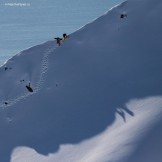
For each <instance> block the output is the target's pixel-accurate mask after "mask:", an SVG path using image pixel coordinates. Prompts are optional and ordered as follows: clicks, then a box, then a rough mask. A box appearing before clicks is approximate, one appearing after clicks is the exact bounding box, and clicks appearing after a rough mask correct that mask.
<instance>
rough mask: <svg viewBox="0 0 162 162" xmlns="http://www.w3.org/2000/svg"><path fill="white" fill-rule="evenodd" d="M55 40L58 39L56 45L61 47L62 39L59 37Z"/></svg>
mask: <svg viewBox="0 0 162 162" xmlns="http://www.w3.org/2000/svg"><path fill="white" fill-rule="evenodd" d="M54 39H56V43H57V44H58V45H59V46H60V45H61V40H62V38H59V37H57V38H54Z"/></svg>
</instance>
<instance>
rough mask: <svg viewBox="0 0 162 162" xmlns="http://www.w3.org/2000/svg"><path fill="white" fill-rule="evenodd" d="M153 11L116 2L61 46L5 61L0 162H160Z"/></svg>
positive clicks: (0, 84) (149, 5) (160, 94)
mask: <svg viewBox="0 0 162 162" xmlns="http://www.w3.org/2000/svg"><path fill="white" fill-rule="evenodd" d="M161 8H162V2H161V1H160V0H156V1H155V0H147V1H142V0H138V1H135V0H130V1H127V2H124V3H122V4H121V5H120V6H117V7H115V8H113V9H111V10H110V11H109V12H108V13H106V14H105V15H103V16H101V17H100V18H98V19H97V20H95V21H94V22H92V23H90V24H87V25H86V26H84V27H83V28H81V29H80V30H78V31H76V32H75V33H73V34H71V35H70V38H68V39H67V40H66V41H64V42H63V43H62V45H61V46H59V47H57V46H55V42H53V41H50V42H47V43H45V44H42V45H38V46H36V47H33V48H31V49H28V50H26V51H23V52H22V53H21V54H19V55H16V56H15V57H13V58H12V59H11V60H9V61H8V62H7V63H6V65H5V66H3V67H2V68H1V69H0V70H1V71H0V75H1V78H3V79H2V80H0V89H1V91H0V99H1V104H0V106H1V109H0V130H1V131H0V132H2V133H1V134H0V145H2V146H3V147H1V148H0V161H3V162H8V161H10V160H11V161H12V162H23V161H30V162H32V161H33V162H35V161H42V162H46V161H48V162H49V161H50V162H53V161H57V162H63V161H70V162H76V161H79V162H106V161H113V162H130V161H131V162H132V161H133V162H135V161H138V162H143V161H146V160H147V162H152V161H156V162H161V159H162V155H161V153H160V151H159V150H162V143H161V140H160V139H161V135H162V129H161V128H160V127H159V125H160V124H162V107H161V105H162V90H161V83H162V77H161V72H162V67H161V61H162V55H161V53H162V47H161V44H160V43H161V42H160V41H161V40H162V35H161V34H160V33H161V29H162V18H161V17H158V15H159V14H160V12H161ZM122 15H123V16H122ZM122 17H123V18H122ZM157 17H158V18H157ZM6 68H7V69H6ZM29 82H30V83H31V87H32V88H33V90H34V92H33V93H30V92H28V91H27V89H26V87H25V86H26V85H28V84H29ZM23 99H25V100H23ZM152 144H153V148H154V149H153V150H152V149H151V146H152ZM139 148H140V149H139ZM152 154H154V155H152ZM47 155H48V156H47ZM146 155H148V156H147V157H146Z"/></svg>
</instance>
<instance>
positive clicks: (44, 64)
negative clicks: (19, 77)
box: [0, 46, 56, 108]
mask: <svg viewBox="0 0 162 162" xmlns="http://www.w3.org/2000/svg"><path fill="white" fill-rule="evenodd" d="M55 49H56V47H55V48H53V46H52V47H49V48H48V49H47V51H46V52H45V54H44V56H43V58H42V62H41V70H40V77H39V80H38V82H36V83H35V84H33V87H35V88H34V91H33V92H32V93H31V92H28V91H26V90H25V88H24V92H23V93H22V94H21V95H18V96H16V97H15V98H12V99H10V100H5V101H0V107H1V108H6V107H9V106H12V105H14V104H16V103H17V102H19V101H21V100H23V99H26V98H27V97H29V96H31V95H33V94H35V93H37V92H38V91H39V90H40V89H41V88H42V86H43V84H44V82H45V79H46V74H47V71H48V66H49V60H48V57H49V55H50V54H51V53H52V52H53V51H54V50H55ZM5 102H6V103H7V104H5Z"/></svg>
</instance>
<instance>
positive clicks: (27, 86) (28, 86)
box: [26, 83, 33, 92]
mask: <svg viewBox="0 0 162 162" xmlns="http://www.w3.org/2000/svg"><path fill="white" fill-rule="evenodd" d="M26 88H27V89H28V91H29V92H33V89H32V88H31V87H30V83H29V85H26Z"/></svg>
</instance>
